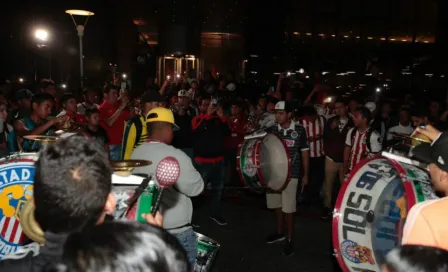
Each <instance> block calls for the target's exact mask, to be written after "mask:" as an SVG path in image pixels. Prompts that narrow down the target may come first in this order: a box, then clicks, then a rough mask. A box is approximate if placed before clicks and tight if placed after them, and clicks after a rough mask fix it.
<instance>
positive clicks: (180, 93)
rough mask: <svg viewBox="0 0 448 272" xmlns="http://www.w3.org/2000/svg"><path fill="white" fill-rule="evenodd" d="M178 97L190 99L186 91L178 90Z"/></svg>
mask: <svg viewBox="0 0 448 272" xmlns="http://www.w3.org/2000/svg"><path fill="white" fill-rule="evenodd" d="M177 96H178V97H190V93H189V92H188V91H187V90H180V91H179V92H178V93H177Z"/></svg>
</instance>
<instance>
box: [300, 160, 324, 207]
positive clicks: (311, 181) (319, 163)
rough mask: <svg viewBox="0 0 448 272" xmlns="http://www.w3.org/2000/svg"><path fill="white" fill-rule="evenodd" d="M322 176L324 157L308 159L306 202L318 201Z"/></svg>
mask: <svg viewBox="0 0 448 272" xmlns="http://www.w3.org/2000/svg"><path fill="white" fill-rule="evenodd" d="M324 176H325V156H322V157H319V158H310V170H309V177H308V185H307V186H306V187H305V188H306V189H305V197H306V198H307V199H308V201H311V202H314V201H317V200H319V199H320V190H321V188H322V184H323V183H324ZM299 187H300V186H299Z"/></svg>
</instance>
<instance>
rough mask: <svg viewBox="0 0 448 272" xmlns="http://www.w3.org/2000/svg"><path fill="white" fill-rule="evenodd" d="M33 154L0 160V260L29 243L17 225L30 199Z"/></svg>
mask: <svg viewBox="0 0 448 272" xmlns="http://www.w3.org/2000/svg"><path fill="white" fill-rule="evenodd" d="M37 158H38V157H37V154H36V153H17V154H13V155H11V156H8V157H4V158H1V159H0V260H1V259H2V258H3V257H4V256H6V255H9V254H13V253H15V252H16V251H17V250H19V249H20V248H22V247H23V246H24V245H26V244H27V243H29V242H30V240H29V239H28V238H27V237H26V235H25V234H24V232H23V230H22V226H21V225H20V212H21V210H22V207H23V205H24V204H25V203H26V202H27V201H28V200H29V199H31V198H32V196H33V189H34V187H33V184H34V174H35V162H36V161H37Z"/></svg>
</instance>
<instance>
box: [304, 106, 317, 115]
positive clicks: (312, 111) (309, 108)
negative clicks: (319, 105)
mask: <svg viewBox="0 0 448 272" xmlns="http://www.w3.org/2000/svg"><path fill="white" fill-rule="evenodd" d="M300 112H301V115H302V116H305V117H311V116H316V115H317V111H316V108H314V106H313V105H305V106H303V107H302V109H301V110H300Z"/></svg>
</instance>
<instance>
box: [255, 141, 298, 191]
mask: <svg viewBox="0 0 448 272" xmlns="http://www.w3.org/2000/svg"><path fill="white" fill-rule="evenodd" d="M268 135H272V136H275V137H277V139H279V140H280V142H281V143H282V145H283V148H284V149H285V151H286V158H287V160H288V173H287V175H286V181H285V182H284V183H283V186H282V187H281V188H280V189H278V191H283V190H285V189H286V187H287V186H288V185H289V182H290V181H291V175H292V165H291V163H292V162H291V153H290V152H289V149H288V146H287V145H286V142H285V141H284V140H283V139H282V138H281V137H280V136H279V135H278V133H268V134H266V135H265V136H264V137H267V136H268ZM264 137H263V138H264ZM257 148H258V147H257ZM258 151H259V150H258ZM257 174H258V175H259V176H260V179H263V182H264V177H263V176H262V175H261V168H258V169H257ZM264 184H266V186H267V187H269V183H266V182H264ZM269 188H270V189H273V188H271V187H269ZM273 190H274V189H273Z"/></svg>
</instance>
